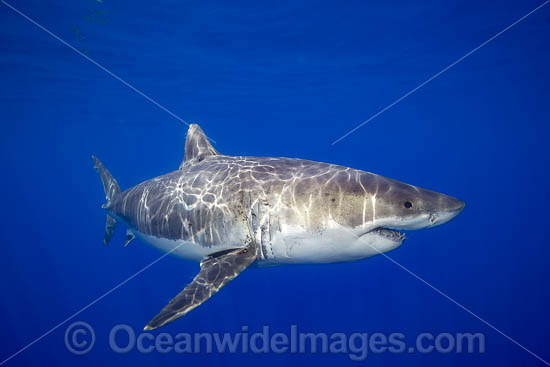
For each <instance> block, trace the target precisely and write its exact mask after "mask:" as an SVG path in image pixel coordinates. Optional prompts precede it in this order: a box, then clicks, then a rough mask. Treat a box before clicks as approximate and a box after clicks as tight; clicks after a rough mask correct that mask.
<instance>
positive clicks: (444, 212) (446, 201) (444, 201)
mask: <svg viewBox="0 0 550 367" xmlns="http://www.w3.org/2000/svg"><path fill="white" fill-rule="evenodd" d="M441 196H442V198H441V200H440V204H439V205H438V208H437V211H435V212H433V213H431V215H430V222H431V226H437V225H440V224H443V223H447V222H448V221H450V220H451V219H453V218H454V217H456V216H457V215H458V214H460V212H461V211H462V210H463V209H464V207H465V206H466V203H464V202H463V201H462V200H460V199H457V198H453V197H451V196H447V195H443V194H441Z"/></svg>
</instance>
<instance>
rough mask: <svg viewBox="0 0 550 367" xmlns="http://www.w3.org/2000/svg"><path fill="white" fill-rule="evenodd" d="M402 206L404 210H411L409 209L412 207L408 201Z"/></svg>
mask: <svg viewBox="0 0 550 367" xmlns="http://www.w3.org/2000/svg"><path fill="white" fill-rule="evenodd" d="M403 205H404V206H405V208H407V209H408V208H411V207H412V206H413V205H412V203H411V202H410V201H405V202H404V203H403Z"/></svg>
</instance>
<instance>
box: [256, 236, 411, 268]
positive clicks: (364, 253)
mask: <svg viewBox="0 0 550 367" xmlns="http://www.w3.org/2000/svg"><path fill="white" fill-rule="evenodd" d="M399 245H401V243H395V242H394V241H391V240H388V239H385V238H382V237H380V236H376V235H372V236H371V235H366V236H363V237H360V238H359V237H358V236H357V235H356V234H355V233H353V232H351V231H350V230H349V229H346V230H343V229H342V228H329V229H326V230H323V231H322V232H318V233H311V232H305V231H303V230H301V229H299V228H294V229H287V231H285V232H284V233H279V234H278V235H277V236H275V237H274V238H273V239H272V241H271V243H270V244H269V245H267V246H266V248H265V250H264V257H263V258H262V259H261V260H259V262H260V265H277V264H300V263H337V262H347V261H356V260H361V259H365V258H368V257H371V256H374V255H379V254H380V253H383V252H387V251H390V250H393V249H394V248H396V247H398V246H399Z"/></svg>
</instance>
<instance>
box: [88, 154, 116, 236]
mask: <svg viewBox="0 0 550 367" xmlns="http://www.w3.org/2000/svg"><path fill="white" fill-rule="evenodd" d="M92 159H93V160H94V168H95V169H97V172H98V173H99V177H101V182H102V183H103V190H104V191H105V199H106V200H107V202H106V203H105V204H103V208H106V207H108V206H109V204H110V203H111V200H112V199H113V198H114V197H115V195H116V194H118V193H119V192H120V187H119V186H118V182H116V180H115V179H114V178H113V176H112V175H111V173H110V172H109V171H108V170H107V168H105V167H103V164H102V163H101V162H100V161H99V159H97V158H96V157H94V156H92ZM115 227H116V220H115V218H113V217H111V216H110V215H109V214H107V221H106V223H105V237H104V238H103V243H104V244H108V243H109V241H111V239H112V238H113V235H114V233H115Z"/></svg>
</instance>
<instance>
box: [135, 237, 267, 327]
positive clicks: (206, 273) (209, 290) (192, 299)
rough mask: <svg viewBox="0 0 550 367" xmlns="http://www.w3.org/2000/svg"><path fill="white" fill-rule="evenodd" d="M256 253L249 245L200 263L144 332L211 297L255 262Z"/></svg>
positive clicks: (213, 255)
mask: <svg viewBox="0 0 550 367" xmlns="http://www.w3.org/2000/svg"><path fill="white" fill-rule="evenodd" d="M256 251H257V250H256V245H255V244H254V243H252V244H250V245H248V246H247V247H244V248H238V249H234V250H225V251H221V252H218V253H215V254H212V255H210V256H209V257H207V258H206V259H205V260H203V261H201V270H200V272H199V273H198V274H197V276H196V277H195V278H194V279H193V281H192V282H191V283H189V285H187V287H185V289H184V290H183V291H181V292H180V293H179V294H178V295H177V296H176V297H174V298H173V299H172V300H171V301H170V303H168V304H167V305H166V307H164V308H163V309H162V310H161V311H160V312H159V313H158V315H156V316H155V317H154V318H153V319H152V320H151V321H149V323H148V324H147V326H145V328H144V330H152V329H156V328H158V327H161V326H162V325H164V324H167V323H169V322H171V321H174V320H175V319H177V318H179V317H182V316H183V315H185V314H186V313H188V312H189V311H191V310H192V309H194V308H195V307H197V306H199V305H200V304H201V303H203V302H204V301H206V300H207V299H209V298H210V297H212V296H213V295H214V294H215V293H216V292H217V291H219V290H220V288H222V287H223V286H224V285H226V284H227V283H229V282H230V281H231V280H233V278H235V277H236V276H237V275H239V274H240V273H241V272H242V271H243V270H244V269H246V268H247V267H248V266H249V265H250V264H252V263H253V262H254V261H255V260H256Z"/></svg>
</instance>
